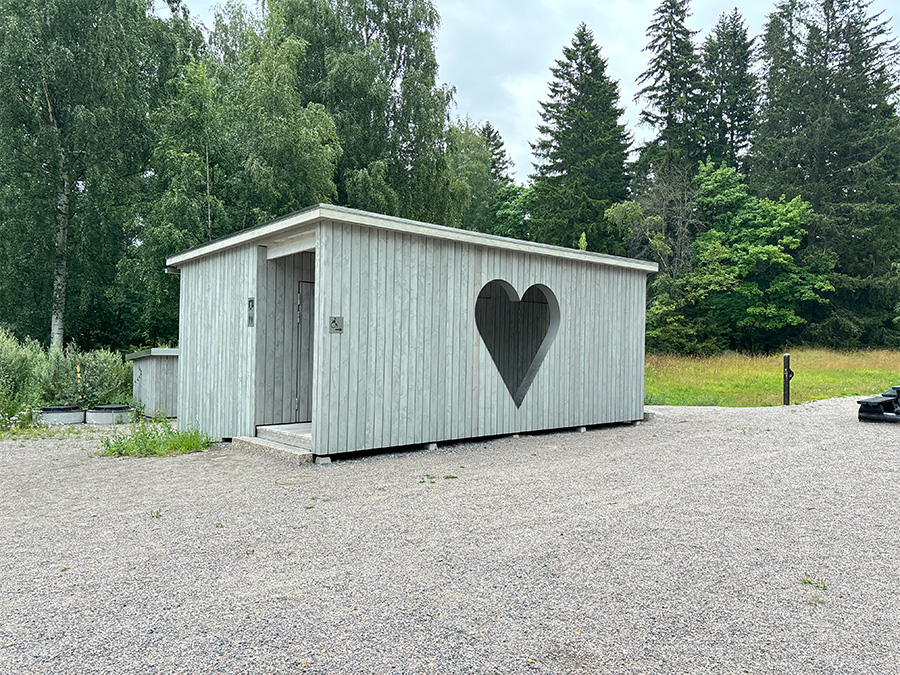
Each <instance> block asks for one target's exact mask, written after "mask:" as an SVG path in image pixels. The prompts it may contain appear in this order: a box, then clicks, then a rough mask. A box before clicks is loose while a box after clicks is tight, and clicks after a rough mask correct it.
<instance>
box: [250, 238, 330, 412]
mask: <svg viewBox="0 0 900 675" xmlns="http://www.w3.org/2000/svg"><path fill="white" fill-rule="evenodd" d="M262 251H263V253H262V254H261V256H260V259H259V266H260V267H259V275H258V285H259V290H258V293H257V313H258V323H257V343H256V345H257V352H256V424H257V425H262V424H287V423H291V422H308V421H310V420H311V419H312V399H311V393H312V336H313V313H312V309H313V286H312V284H313V282H314V280H315V256H314V254H312V253H298V254H295V255H290V256H286V257H284V258H276V259H275V260H266V258H265V253H264V252H265V249H264V248H263V249H262ZM301 282H302V283H303V287H302V295H301V297H300V298H299V300H300V301H301V302H300V306H299V307H298V295H297V294H298V289H299V288H300V284H301ZM298 310H299V312H298ZM298 318H299V322H298Z"/></svg>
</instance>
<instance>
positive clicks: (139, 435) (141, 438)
mask: <svg viewBox="0 0 900 675" xmlns="http://www.w3.org/2000/svg"><path fill="white" fill-rule="evenodd" d="M102 443H103V448H104V450H103V452H101V453H100V455H102V456H107V457H125V456H129V457H165V456H171V455H183V454H185V453H188V452H197V451H199V450H203V449H204V448H207V447H209V446H210V445H212V443H213V441H212V439H211V438H210V437H209V436H207V435H206V434H204V433H201V432H200V431H197V430H196V429H189V430H186V431H178V430H176V429H174V428H173V427H172V424H171V423H170V422H168V421H166V420H162V421H156V422H139V423H137V424H135V425H134V426H133V427H132V429H131V432H130V433H127V434H125V433H121V432H114V433H113V434H112V435H110V436H107V437H106V438H104V439H103V440H102Z"/></svg>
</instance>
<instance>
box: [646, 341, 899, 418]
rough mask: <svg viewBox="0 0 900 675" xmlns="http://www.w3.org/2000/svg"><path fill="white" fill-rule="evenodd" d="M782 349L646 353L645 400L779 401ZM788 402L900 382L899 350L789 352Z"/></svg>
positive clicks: (745, 403) (736, 403)
mask: <svg viewBox="0 0 900 675" xmlns="http://www.w3.org/2000/svg"><path fill="white" fill-rule="evenodd" d="M782 356H783V355H782V354H776V355H773V356H745V355H742V354H723V355H720V356H713V357H704V358H694V357H687V356H661V355H655V354H648V355H647V359H646V362H645V364H646V365H645V368H644V382H645V391H646V393H645V396H644V400H645V402H646V403H647V404H650V405H720V406H764V405H781V400H782ZM791 370H793V371H794V379H793V380H792V381H791V402H792V403H803V402H805V401H815V400H817V399H822V398H832V397H835V396H864V395H871V394H875V393H881V392H882V391H885V390H887V389H889V388H890V387H892V386H893V385H895V384H900V352H894V351H867V352H837V351H831V350H827V349H798V350H797V351H792V352H791Z"/></svg>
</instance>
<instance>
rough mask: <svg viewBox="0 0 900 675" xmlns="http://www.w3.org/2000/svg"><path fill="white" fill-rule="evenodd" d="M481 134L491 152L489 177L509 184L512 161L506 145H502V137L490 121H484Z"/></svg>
mask: <svg viewBox="0 0 900 675" xmlns="http://www.w3.org/2000/svg"><path fill="white" fill-rule="evenodd" d="M481 136H482V138H484V144H485V146H486V147H487V149H488V151H489V152H490V153H491V178H493V179H494V180H495V181H497V182H499V183H501V184H503V185H509V184H510V183H512V176H510V175H509V172H510V171H512V168H513V161H512V160H511V159H510V158H509V155H508V154H507V152H506V147H505V146H504V145H503V137H502V136H501V135H500V132H499V131H497V130H496V129H495V128H494V127H493V125H492V124H491V123H490V122H485V123H484V126H482V127H481Z"/></svg>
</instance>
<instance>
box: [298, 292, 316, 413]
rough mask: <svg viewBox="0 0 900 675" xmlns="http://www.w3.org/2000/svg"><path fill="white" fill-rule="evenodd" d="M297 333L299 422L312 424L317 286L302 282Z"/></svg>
mask: <svg viewBox="0 0 900 675" xmlns="http://www.w3.org/2000/svg"><path fill="white" fill-rule="evenodd" d="M297 286H298V288H297V324H298V327H299V330H298V331H297V333H298V336H299V339H300V344H299V345H298V354H299V356H300V358H299V359H298V364H299V367H298V369H297V377H298V378H299V379H298V384H297V421H298V422H312V385H313V307H314V303H313V300H314V295H315V284H314V283H313V282H312V281H300V282H298V284H297Z"/></svg>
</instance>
